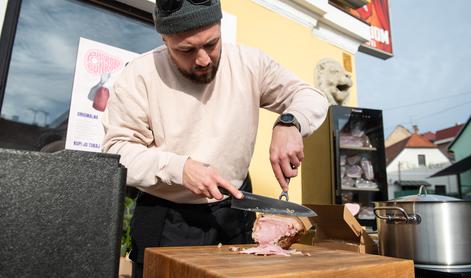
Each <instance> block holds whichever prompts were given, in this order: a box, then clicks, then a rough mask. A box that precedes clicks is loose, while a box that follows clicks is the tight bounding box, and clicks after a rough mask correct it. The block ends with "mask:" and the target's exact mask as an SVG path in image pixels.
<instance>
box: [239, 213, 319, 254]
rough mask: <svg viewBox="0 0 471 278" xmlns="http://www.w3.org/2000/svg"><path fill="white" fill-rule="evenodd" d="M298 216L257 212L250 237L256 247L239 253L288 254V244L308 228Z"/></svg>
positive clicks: (295, 240)
mask: <svg viewBox="0 0 471 278" xmlns="http://www.w3.org/2000/svg"><path fill="white" fill-rule="evenodd" d="M307 225H308V224H306V222H305V221H302V219H301V218H299V217H292V216H281V215H271V214H259V215H258V216H257V219H256V220H255V223H254V226H253V230H252V238H253V239H254V241H255V242H256V243H258V246H257V247H254V248H249V249H246V250H243V251H240V253H243V254H255V255H284V256H290V254H292V253H293V251H291V250H289V248H290V246H291V245H292V244H293V243H295V242H297V241H298V240H299V239H300V237H301V236H302V235H303V234H305V233H306V231H307V230H308V229H309V228H310V226H309V227H307Z"/></svg>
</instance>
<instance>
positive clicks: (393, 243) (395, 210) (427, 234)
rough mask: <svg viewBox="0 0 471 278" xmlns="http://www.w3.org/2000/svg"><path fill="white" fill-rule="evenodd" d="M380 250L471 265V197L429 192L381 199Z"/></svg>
mask: <svg viewBox="0 0 471 278" xmlns="http://www.w3.org/2000/svg"><path fill="white" fill-rule="evenodd" d="M374 212H375V215H376V217H377V226H378V240H379V248H380V250H379V252H380V254H381V255H385V256H392V257H399V258H406V259H413V260H414V262H415V263H416V264H421V265H427V266H435V265H436V266H456V267H460V266H469V265H471V201H464V200H461V199H456V198H451V197H446V196H439V195H432V194H427V192H426V191H425V188H423V187H421V188H420V190H419V195H413V196H406V197H402V198H399V199H395V200H391V201H386V202H377V203H375V209H374Z"/></svg>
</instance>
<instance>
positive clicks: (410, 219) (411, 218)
mask: <svg viewBox="0 0 471 278" xmlns="http://www.w3.org/2000/svg"><path fill="white" fill-rule="evenodd" d="M379 210H398V211H400V212H401V213H402V215H403V216H391V215H386V216H382V215H379V214H378V213H377V211H379ZM373 211H374V213H375V215H376V217H378V218H379V219H382V220H386V222H388V223H392V222H405V223H408V224H420V222H421V221H422V219H421V218H420V215H418V214H411V215H408V214H407V212H406V211H405V210H404V209H403V208H400V207H376V208H374V210H373Z"/></svg>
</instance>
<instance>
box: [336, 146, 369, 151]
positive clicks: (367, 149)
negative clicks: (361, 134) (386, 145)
mask: <svg viewBox="0 0 471 278" xmlns="http://www.w3.org/2000/svg"><path fill="white" fill-rule="evenodd" d="M340 149H341V150H354V151H368V152H374V151H376V150H377V149H376V148H373V147H355V146H347V145H342V146H340Z"/></svg>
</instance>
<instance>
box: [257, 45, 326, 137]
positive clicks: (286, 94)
mask: <svg viewBox="0 0 471 278" xmlns="http://www.w3.org/2000/svg"><path fill="white" fill-rule="evenodd" d="M259 55H260V57H261V61H260V80H261V87H260V90H261V96H260V106H261V107H263V108H266V109H268V110H270V111H272V112H276V113H278V114H281V113H291V114H293V115H294V116H295V117H296V119H297V120H298V121H299V124H300V126H301V134H302V136H308V135H311V134H312V133H313V132H314V130H316V129H317V128H318V127H319V126H320V125H321V124H322V123H323V122H324V120H325V118H326V116H327V110H328V108H329V104H328V101H327V98H326V97H325V95H324V94H323V93H322V92H321V91H319V90H318V89H315V88H314V87H312V86H311V85H309V84H307V83H306V82H304V81H302V80H300V79H299V78H298V77H297V76H295V75H294V74H293V73H291V72H290V71H288V70H286V69H285V68H283V67H282V66H281V65H280V64H278V63H277V62H275V61H273V60H272V59H271V58H270V57H268V56H267V55H266V54H264V53H263V52H261V51H260V54H259Z"/></svg>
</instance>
